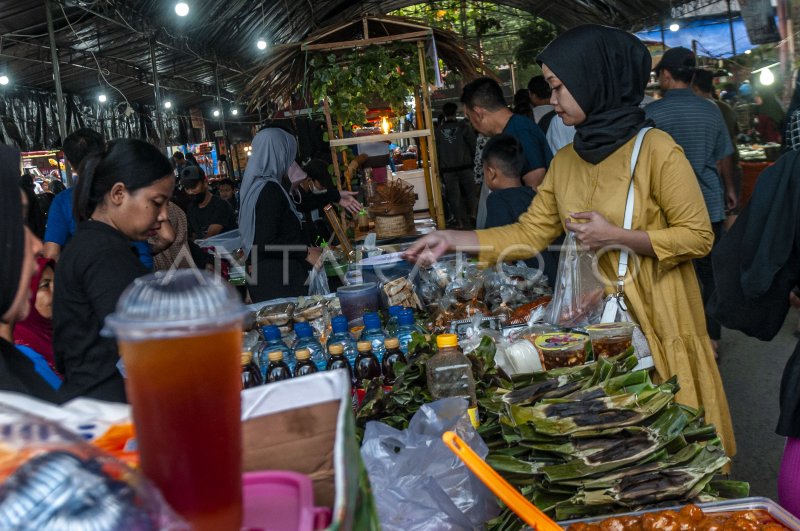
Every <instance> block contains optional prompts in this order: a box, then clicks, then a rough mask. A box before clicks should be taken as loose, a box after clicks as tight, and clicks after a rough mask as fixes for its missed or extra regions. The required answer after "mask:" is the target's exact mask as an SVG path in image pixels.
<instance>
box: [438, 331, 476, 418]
mask: <svg viewBox="0 0 800 531" xmlns="http://www.w3.org/2000/svg"><path fill="white" fill-rule="evenodd" d="M436 345H437V346H438V347H439V352H437V353H436V354H434V355H433V356H432V357H431V358H430V359H429V360H428V362H427V364H426V365H427V380H428V390H429V391H430V392H431V395H432V396H433V398H434V400H438V399H440V398H447V397H451V396H462V397H464V398H467V399H468V400H469V417H470V420H471V421H472V424H473V426H476V427H477V426H478V424H479V422H478V408H477V406H478V400H477V398H476V396H475V378H474V377H473V375H472V364H471V363H470V361H469V358H467V357H466V356H465V355H464V353H463V352H461V351H460V350H459V349H458V337H457V336H456V335H455V334H441V335H440V336H438V337H437V338H436Z"/></svg>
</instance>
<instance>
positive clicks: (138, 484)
mask: <svg viewBox="0 0 800 531" xmlns="http://www.w3.org/2000/svg"><path fill="white" fill-rule="evenodd" d="M0 461H1V462H2V463H3V466H2V468H0V529H3V530H6V531H12V530H13V531H23V530H25V531H28V530H31V531H32V530H37V529H92V530H95V531H112V530H114V531H116V530H133V531H144V530H151V529H152V530H155V529H165V530H173V531H174V530H189V529H190V526H189V525H188V524H187V523H186V522H185V521H183V520H181V519H180V517H178V516H177V515H176V514H175V513H174V512H173V511H172V510H171V509H170V508H169V506H168V505H167V504H166V502H165V501H164V499H163V498H162V497H161V494H160V493H159V491H158V489H156V488H155V487H154V486H153V485H152V484H151V483H149V482H148V481H147V480H146V479H145V478H144V477H143V476H142V475H141V474H140V473H138V472H136V471H134V470H133V469H131V468H129V467H128V466H127V465H126V464H124V463H123V462H121V461H119V460H117V459H115V458H114V457H112V456H110V455H108V454H106V453H103V452H102V451H100V450H99V449H98V448H96V447H94V446H91V445H89V444H88V443H86V442H85V441H83V440H82V439H81V438H80V437H78V436H77V435H75V434H73V433H70V432H68V431H66V430H65V429H64V428H62V427H60V426H59V425H57V424H55V423H53V422H49V421H46V420H43V419H40V418H38V417H34V416H31V415H28V414H27V413H24V412H22V411H18V410H16V409H13V408H11V407H9V406H6V405H0Z"/></svg>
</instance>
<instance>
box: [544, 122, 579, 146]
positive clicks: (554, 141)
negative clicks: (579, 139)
mask: <svg viewBox="0 0 800 531" xmlns="http://www.w3.org/2000/svg"><path fill="white" fill-rule="evenodd" d="M545 136H546V137H547V145H548V146H550V151H552V152H553V155H555V154H556V153H557V152H558V150H559V149H561V148H563V147H564V146H567V145H569V144H572V140H573V139H574V138H575V126H573V125H566V124H565V123H564V120H562V119H561V117H560V116H554V117H553V119H552V120H551V121H550V127H549V128H548V129H547V134H546V135H545Z"/></svg>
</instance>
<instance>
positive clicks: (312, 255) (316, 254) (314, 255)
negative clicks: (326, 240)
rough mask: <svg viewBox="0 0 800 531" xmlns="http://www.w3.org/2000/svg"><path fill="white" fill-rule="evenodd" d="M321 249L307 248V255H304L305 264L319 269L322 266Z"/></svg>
mask: <svg viewBox="0 0 800 531" xmlns="http://www.w3.org/2000/svg"><path fill="white" fill-rule="evenodd" d="M320 258H322V249H321V248H319V247H309V248H308V254H307V255H306V262H308V263H309V264H311V265H312V266H314V268H315V269H319V268H320V267H321V266H322V260H320Z"/></svg>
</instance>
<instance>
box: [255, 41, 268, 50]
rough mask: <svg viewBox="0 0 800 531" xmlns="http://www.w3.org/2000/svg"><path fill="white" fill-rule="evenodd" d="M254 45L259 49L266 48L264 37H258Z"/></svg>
mask: <svg viewBox="0 0 800 531" xmlns="http://www.w3.org/2000/svg"><path fill="white" fill-rule="evenodd" d="M256 46H257V47H258V49H259V50H266V49H267V41H265V40H264V39H258V42H257V43H256Z"/></svg>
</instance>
